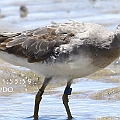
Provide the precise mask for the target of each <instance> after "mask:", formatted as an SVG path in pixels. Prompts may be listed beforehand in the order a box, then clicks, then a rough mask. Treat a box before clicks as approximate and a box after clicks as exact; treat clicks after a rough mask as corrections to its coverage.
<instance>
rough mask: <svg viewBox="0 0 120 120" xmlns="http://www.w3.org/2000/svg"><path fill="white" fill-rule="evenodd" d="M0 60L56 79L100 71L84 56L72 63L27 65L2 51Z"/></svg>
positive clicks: (77, 76) (71, 77) (73, 77)
mask: <svg viewBox="0 0 120 120" xmlns="http://www.w3.org/2000/svg"><path fill="white" fill-rule="evenodd" d="M0 58H2V59H3V60H5V61H7V62H9V63H11V64H14V65H18V66H23V67H27V68H29V69H31V70H33V71H34V72H35V73H37V74H40V75H43V76H45V77H56V78H60V79H62V78H66V79H75V78H80V77H84V76H87V75H89V74H92V73H94V72H95V71H97V70H99V69H100V68H99V67H97V66H94V65H93V64H92V59H91V58H90V57H87V56H84V55H83V56H80V57H76V58H75V59H73V60H72V61H68V62H56V63H50V64H49V63H46V62H44V63H42V62H34V63H29V62H28V61H27V59H26V58H21V57H18V56H15V55H12V54H6V52H2V51H1V52H0Z"/></svg>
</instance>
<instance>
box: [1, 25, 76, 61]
mask: <svg viewBox="0 0 120 120" xmlns="http://www.w3.org/2000/svg"><path fill="white" fill-rule="evenodd" d="M69 24H70V23H65V24H62V25H61V24H57V23H52V25H50V26H46V27H41V28H37V29H33V30H28V31H23V32H22V33H3V34H0V49H1V50H3V51H6V52H8V53H11V54H14V55H17V56H20V57H26V58H28V61H29V62H37V61H42V60H45V59H47V58H48V57H49V56H51V55H52V54H53V52H54V49H55V48H56V47H59V46H60V45H62V44H68V43H69V41H70V39H71V38H72V37H73V36H74V34H73V33H72V32H71V30H69V31H68V29H67V26H68V25H69Z"/></svg>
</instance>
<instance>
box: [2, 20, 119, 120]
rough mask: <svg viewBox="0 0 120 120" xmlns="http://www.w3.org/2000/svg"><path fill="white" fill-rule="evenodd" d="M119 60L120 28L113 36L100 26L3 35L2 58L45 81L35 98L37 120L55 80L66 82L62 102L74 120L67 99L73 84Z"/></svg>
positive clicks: (56, 26) (60, 25)
mask: <svg viewBox="0 0 120 120" xmlns="http://www.w3.org/2000/svg"><path fill="white" fill-rule="evenodd" d="M119 56H120V25H118V27H117V29H116V31H115V32H114V33H113V32H111V31H109V30H107V29H105V28H104V27H103V26H101V25H98V24H92V23H80V22H75V21H68V22H66V23H55V22H52V23H51V25H48V26H44V27H40V28H37V29H33V30H28V31H23V32H21V33H1V34H0V58H1V59H3V60H5V61H7V62H9V63H11V64H14V65H18V66H24V67H27V68H29V69H31V70H33V71H35V72H36V73H38V74H40V75H42V76H43V78H44V81H43V84H42V86H41V88H40V89H39V91H38V92H37V94H36V97H35V106H34V115H33V116H34V120H38V111H39V104H40V101H41V99H42V95H43V93H44V90H45V88H46V86H47V85H48V84H49V83H50V82H51V81H52V80H53V81H57V82H59V81H64V80H66V82H67V85H66V88H65V90H64V94H63V96H62V100H63V104H64V106H65V110H66V112H67V116H68V120H71V119H72V114H71V111H70V108H69V105H68V102H69V98H68V95H70V94H71V92H72V88H71V84H72V82H73V80H74V79H75V78H81V77H85V76H87V75H90V74H92V73H94V72H96V71H98V70H101V69H103V68H105V67H106V66H108V65H109V64H110V63H112V62H113V61H114V60H115V59H116V58H118V57H119Z"/></svg>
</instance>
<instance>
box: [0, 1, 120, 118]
mask: <svg viewBox="0 0 120 120" xmlns="http://www.w3.org/2000/svg"><path fill="white" fill-rule="evenodd" d="M22 4H23V5H26V6H27V8H28V11H29V13H28V16H27V17H25V18H20V16H19V6H20V5H22ZM0 8H1V16H2V17H1V18H0V26H1V27H0V31H2V32H3V31H22V30H26V29H32V28H36V27H40V26H43V25H47V24H50V22H51V21H55V22H63V21H65V22H66V21H68V20H76V21H80V22H92V23H99V24H102V25H104V26H105V27H106V28H108V29H110V30H112V31H114V30H115V29H116V26H117V25H118V24H119V22H120V1H118V0H111V1H108V0H47V1H42V0H31V1H30V0H17V1H16V0H4V1H1V2H0ZM0 68H1V69H0V120H32V119H33V118H30V116H32V115H33V108H34V97H35V94H36V92H37V90H38V89H39V86H40V85H41V78H39V77H37V76H36V75H35V74H33V73H31V71H29V70H28V69H25V68H21V67H15V66H12V65H10V64H7V63H5V62H3V61H1V65H0ZM10 79H11V80H12V82H11V80H10ZM4 80H5V81H4ZM33 80H34V81H33ZM63 85H64V84H62V85H56V86H54V88H53V87H51V86H53V85H51V86H49V87H48V88H47V90H46V92H45V94H44V96H43V100H42V102H41V108H40V112H39V120H66V119H67V117H66V113H65V110H64V107H63V105H62V100H61V97H62V93H63V91H64V87H65V86H63ZM58 86H59V87H58ZM119 86H120V66H119V65H118V64H117V65H116V64H113V65H112V66H109V67H108V68H107V69H105V70H103V71H100V72H97V73H95V74H93V75H91V76H89V77H87V78H82V79H77V80H75V83H74V84H73V85H72V88H73V92H72V95H71V96H70V102H69V104H70V108H71V111H72V114H73V117H74V120H120V87H119Z"/></svg>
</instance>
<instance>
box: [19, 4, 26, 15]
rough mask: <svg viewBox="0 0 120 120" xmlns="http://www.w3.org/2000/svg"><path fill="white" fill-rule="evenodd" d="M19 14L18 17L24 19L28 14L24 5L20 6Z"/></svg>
mask: <svg viewBox="0 0 120 120" xmlns="http://www.w3.org/2000/svg"><path fill="white" fill-rule="evenodd" d="M19 12H20V17H26V16H27V14H28V9H27V7H26V6H25V5H21V6H20V9H19Z"/></svg>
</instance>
